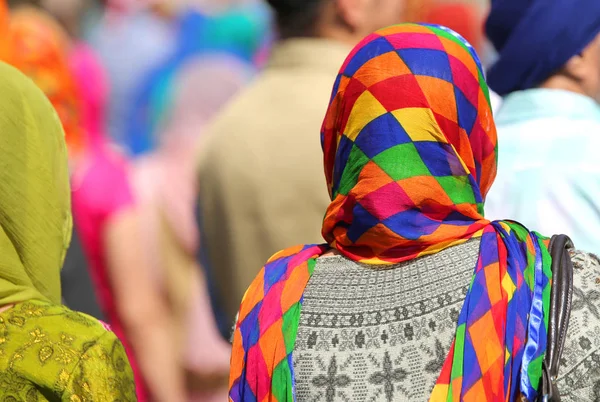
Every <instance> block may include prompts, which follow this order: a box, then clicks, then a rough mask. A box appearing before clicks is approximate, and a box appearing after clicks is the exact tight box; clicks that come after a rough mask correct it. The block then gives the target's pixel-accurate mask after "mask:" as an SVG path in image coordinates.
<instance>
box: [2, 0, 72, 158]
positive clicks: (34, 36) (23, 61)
mask: <svg viewBox="0 0 600 402" xmlns="http://www.w3.org/2000/svg"><path fill="white" fill-rule="evenodd" d="M8 41H9V42H10V43H11V44H12V48H11V52H10V56H9V58H8V59H7V60H6V61H7V62H8V63H10V64H12V65H13V66H15V67H16V68H18V69H19V70H21V71H22V72H23V73H25V74H26V75H27V76H29V77H30V78H31V79H33V81H34V82H35V83H36V85H37V86H38V87H40V88H41V89H42V91H44V93H45V94H46V96H47V97H48V98H49V99H50V102H52V105H53V106H54V108H55V109H56V111H57V113H58V116H59V117H60V120H61V122H62V124H63V128H64V130H65V135H66V140H67V146H68V148H69V154H70V156H75V155H77V154H78V153H79V152H80V151H81V150H82V147H83V142H84V138H83V136H82V135H81V134H82V131H81V116H80V104H79V100H78V96H77V89H76V85H75V82H74V80H73V77H72V75H71V71H70V69H69V60H68V54H69V53H68V52H69V45H70V44H69V38H68V36H67V33H66V32H65V31H64V29H62V27H61V26H60V25H59V24H58V23H57V22H56V21H54V20H53V19H52V17H50V16H49V15H47V14H46V13H45V12H43V11H42V10H39V9H36V8H33V7H23V8H19V9H17V10H16V11H14V12H13V13H11V15H10V23H9V35H8Z"/></svg>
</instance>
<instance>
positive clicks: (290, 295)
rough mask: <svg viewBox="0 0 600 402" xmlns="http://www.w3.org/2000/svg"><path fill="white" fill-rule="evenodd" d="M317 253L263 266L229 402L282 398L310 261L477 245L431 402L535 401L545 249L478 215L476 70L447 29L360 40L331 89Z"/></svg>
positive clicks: (484, 98)
mask: <svg viewBox="0 0 600 402" xmlns="http://www.w3.org/2000/svg"><path fill="white" fill-rule="evenodd" d="M321 135H322V144H323V150H324V155H325V157H324V160H325V175H326V178H327V183H328V185H329V191H330V195H331V199H332V202H331V205H330V206H329V208H328V209H327V213H326V216H325V219H324V223H323V236H324V238H325V240H326V241H327V244H326V245H320V246H302V247H295V248H291V249H288V250H286V251H283V252H280V253H278V254H276V255H275V256H273V257H272V258H271V260H270V261H269V262H268V263H267V265H266V266H265V267H264V268H263V269H262V271H261V272H260V273H259V275H258V276H257V278H256V279H255V281H254V283H253V284H252V285H251V286H250V288H249V289H248V291H247V293H246V295H245V297H244V299H243V301H242V304H241V308H240V312H239V320H238V323H237V325H236V329H235V332H234V342H233V354H232V361H231V375H230V400H231V401H236V402H237V401H294V400H295V395H294V369H293V361H292V352H293V350H294V344H295V341H296V333H297V330H298V325H299V319H300V311H301V306H302V294H303V292H304V290H305V287H306V285H307V283H308V281H309V279H310V276H311V274H312V272H313V269H314V266H315V261H316V258H318V257H319V256H321V255H322V254H323V253H325V252H327V251H328V250H330V249H332V248H333V249H335V250H337V251H338V252H339V253H341V254H342V255H344V256H345V257H347V258H350V259H352V260H354V261H358V262H361V263H366V264H396V263H399V262H403V261H408V260H411V259H414V258H418V257H422V256H425V255H430V254H434V253H437V252H439V251H440V250H443V249H445V248H448V247H451V246H454V245H457V244H461V243H464V242H466V241H467V240H469V239H472V238H476V237H477V238H480V239H481V249H480V254H479V259H478V262H477V265H476V267H474V274H473V279H472V282H471V284H470V288H469V291H468V294H467V296H466V299H465V302H464V306H463V308H462V310H461V313H460V315H459V319H458V323H457V329H456V335H455V340H454V342H453V345H452V347H451V350H450V351H449V353H448V357H447V359H446V361H445V364H444V366H443V369H442V372H441V373H440V376H439V379H438V381H437V384H436V385H435V388H434V389H433V392H432V395H431V400H432V401H507V400H515V398H517V397H518V396H523V397H525V399H527V400H534V398H536V396H537V388H538V383H539V380H540V377H541V369H542V360H543V358H544V352H545V350H546V338H547V335H546V331H547V325H548V309H549V299H550V283H551V275H552V273H551V269H550V263H551V259H550V256H549V253H548V249H547V239H545V238H542V237H541V236H539V235H537V234H535V233H531V232H529V231H527V229H525V228H523V227H522V226H521V225H519V224H517V223H515V222H509V221H503V222H490V221H487V220H486V219H485V218H484V216H483V206H484V200H485V196H486V194H487V192H488V190H489V188H490V186H491V184H492V182H493V180H494V178H495V174H496V159H497V157H496V144H497V138H496V130H495V126H494V122H493V118H492V113H491V110H490V102H489V94H488V89H487V85H486V83H485V80H484V77H483V74H482V69H481V65H480V62H479V59H478V58H477V55H476V54H475V52H474V51H473V49H472V48H471V46H470V45H469V44H468V43H467V42H466V41H465V40H464V39H462V38H461V37H460V36H459V35H458V34H456V33H454V32H452V31H450V30H449V29H447V28H444V27H440V26H432V25H417V24H402V25H397V26H392V27H389V28H385V29H382V30H380V31H377V32H375V33H373V34H372V35H370V36H368V37H367V38H365V39H364V40H363V41H362V42H361V43H360V44H358V45H357V46H356V47H355V49H354V50H353V51H352V52H351V54H350V55H349V56H348V58H347V60H346V61H345V63H344V65H343V66H342V68H341V70H340V74H339V76H338V77H337V80H336V81H335V85H334V89H333V95H332V98H331V102H330V106H329V109H328V111H327V114H326V117H325V121H324V123H323V128H322V133H321Z"/></svg>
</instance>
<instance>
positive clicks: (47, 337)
mask: <svg viewBox="0 0 600 402" xmlns="http://www.w3.org/2000/svg"><path fill="white" fill-rule="evenodd" d="M0 333H2V338H0V383H2V384H5V386H6V387H5V388H6V389H3V390H0V396H11V397H13V398H15V400H29V399H28V398H29V397H30V396H36V395H38V394H39V393H40V392H41V393H43V394H44V395H46V394H51V395H56V397H57V398H58V399H60V398H63V397H64V396H65V395H67V396H69V397H71V396H72V397H78V398H79V399H78V400H85V399H86V398H87V396H90V395H109V394H110V393H111V392H112V393H113V394H114V395H128V397H127V398H123V400H127V401H129V400H135V386H134V383H133V373H132V372H131V369H130V368H129V365H128V360H127V356H126V354H125V351H124V349H123V347H122V345H121V343H120V342H119V341H118V339H117V337H116V336H115V335H114V334H113V333H112V332H111V331H110V330H109V329H108V328H107V326H105V325H104V324H102V323H101V322H100V321H98V320H96V319H95V318H92V317H90V316H88V315H85V314H82V313H78V312H75V311H72V310H70V309H68V308H67V307H65V306H60V305H54V304H50V303H47V302H42V301H28V302H24V303H19V304H17V305H15V306H14V307H13V308H11V309H10V310H8V311H5V312H4V313H2V314H1V315H0ZM109 382H112V383H114V384H116V385H115V387H114V389H112V388H111V389H110V390H109V389H104V388H105V386H106V384H107V383H109ZM103 387H104V388H103ZM114 395H112V394H111V395H110V396H114ZM84 397H85V398H84ZM100 399H101V400H109V398H107V399H102V398H100ZM71 400H73V398H71ZM90 400H91V399H90ZM110 400H112V399H110Z"/></svg>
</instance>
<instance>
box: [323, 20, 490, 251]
mask: <svg viewBox="0 0 600 402" xmlns="http://www.w3.org/2000/svg"><path fill="white" fill-rule="evenodd" d="M321 136H322V143H323V151H324V158H325V174H326V178H327V183H328V185H329V190H330V195H331V199H332V203H331V204H330V206H329V208H328V210H327V214H326V217H325V220H324V224H323V236H324V238H325V240H326V241H327V242H328V243H329V244H334V245H335V247H336V248H337V249H338V250H344V251H343V252H344V254H345V255H348V253H353V252H358V251H360V252H364V253H373V255H366V256H365V255H361V257H363V258H365V259H369V258H379V259H385V260H387V261H388V262H390V260H391V262H398V261H401V260H403V259H404V258H408V257H414V256H415V255H420V254H422V253H425V254H427V253H431V252H435V251H436V250H440V249H441V248H443V247H445V246H447V245H448V244H449V242H452V241H456V240H457V238H463V239H466V238H469V237H470V236H471V235H472V234H473V233H475V231H477V230H479V229H481V228H482V227H483V226H485V225H486V224H487V221H485V220H484V218H483V212H484V211H483V204H484V200H485V197H486V194H487V192H488V190H489V189H490V187H491V185H492V182H493V181H494V178H495V175H496V143H497V137H496V128H495V125H494V121H493V118H492V112H491V107H490V103H489V92H488V88H487V85H486V83H485V79H484V78H483V72H482V67H481V63H480V62H479V59H478V57H477V55H476V54H475V51H474V50H473V48H472V47H470V45H468V43H467V42H466V41H465V40H464V39H462V38H460V37H459V36H458V34H455V33H453V32H452V31H450V30H448V29H446V28H440V27H436V26H426V25H417V24H402V25H397V26H392V27H389V28H386V29H382V30H379V31H377V32H375V33H374V34H372V35H370V36H368V37H367V38H366V39H364V40H363V41H362V42H361V43H360V44H358V45H357V46H356V47H355V48H354V50H353V51H352V52H351V53H350V56H348V58H347V59H346V61H345V63H344V64H343V66H342V68H341V70H340V74H339V75H338V78H337V80H336V82H335V85H334V89H333V95H332V98H331V103H330V106H329V109H328V111H327V115H326V117H325V120H324V123H323V128H322V132H321ZM373 243H375V244H380V245H381V249H373V248H372V244H373ZM386 244H388V245H390V246H389V247H390V248H393V249H390V250H387V249H386V247H385V245H386ZM363 246H364V247H363ZM392 246H393V247H392ZM348 250H350V251H348ZM352 250H354V251H352Z"/></svg>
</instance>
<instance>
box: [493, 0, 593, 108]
mask: <svg viewBox="0 0 600 402" xmlns="http://www.w3.org/2000/svg"><path fill="white" fill-rule="evenodd" d="M485 31H486V34H487V36H488V38H489V39H490V41H491V42H492V44H493V45H494V48H496V51H497V52H498V60H497V61H496V63H495V64H494V65H493V66H492V68H491V69H490V71H489V72H488V82H489V84H490V87H491V88H492V89H493V90H494V91H496V92H497V93H498V94H499V95H503V96H504V95H506V94H508V93H510V92H514V91H519V90H525V89H530V88H535V87H537V86H538V85H540V84H541V83H542V82H543V81H545V80H546V79H548V78H549V77H550V76H551V75H552V74H554V73H555V72H556V71H558V70H559V69H560V68H562V67H563V66H564V65H565V64H566V63H567V62H568V61H569V59H570V58H571V57H573V56H575V55H577V54H579V53H581V52H582V51H583V49H585V48H586V47H587V46H588V45H589V44H590V43H591V42H592V41H593V40H594V38H595V37H596V35H598V34H599V33H600V1H597V0H579V1H577V3H576V4H575V3H573V2H572V1H571V0H554V1H550V2H549V1H547V0H528V1H523V0H493V1H492V8H491V10H490V13H489V16H488V19H487V21H486V25H485Z"/></svg>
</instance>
